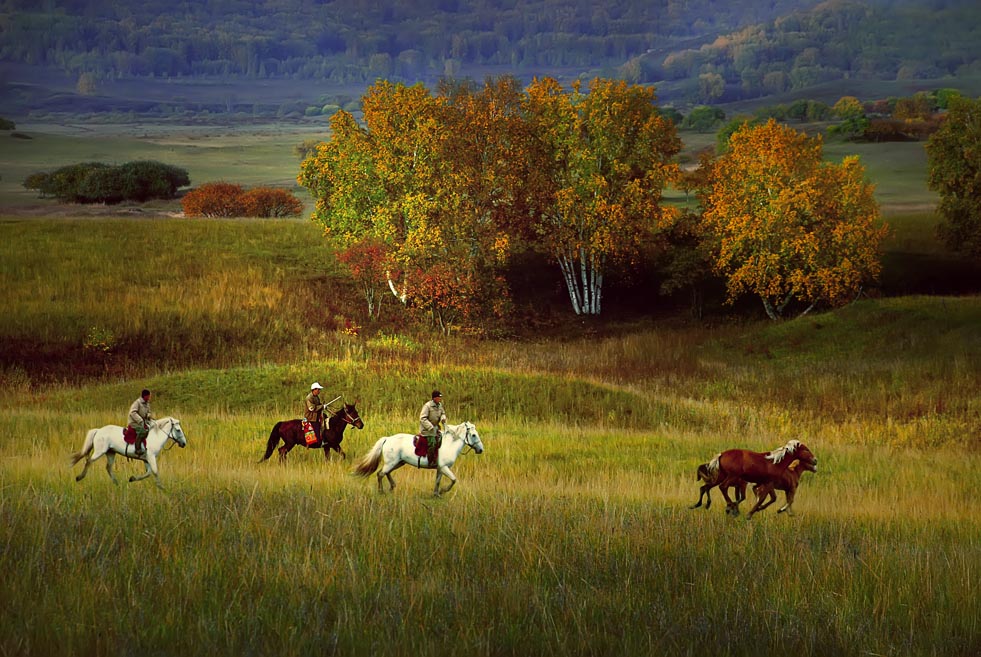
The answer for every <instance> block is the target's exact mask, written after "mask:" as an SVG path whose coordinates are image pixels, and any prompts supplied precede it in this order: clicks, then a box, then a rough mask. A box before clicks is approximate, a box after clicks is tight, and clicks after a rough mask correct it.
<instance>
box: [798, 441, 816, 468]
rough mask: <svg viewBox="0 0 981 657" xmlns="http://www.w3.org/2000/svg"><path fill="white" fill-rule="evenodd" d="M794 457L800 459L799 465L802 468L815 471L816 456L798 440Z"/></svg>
mask: <svg viewBox="0 0 981 657" xmlns="http://www.w3.org/2000/svg"><path fill="white" fill-rule="evenodd" d="M794 458H795V459H797V460H799V461H800V467H801V469H802V470H810V471H811V472H817V464H818V460H817V457H816V456H814V454H813V453H812V452H811V450H809V449H808V448H807V445H805V444H804V443H801V442H798V443H797V448H796V450H795V451H794Z"/></svg>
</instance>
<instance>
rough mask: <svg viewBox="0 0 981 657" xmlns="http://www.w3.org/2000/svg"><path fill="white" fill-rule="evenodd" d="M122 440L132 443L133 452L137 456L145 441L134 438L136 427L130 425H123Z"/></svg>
mask: <svg viewBox="0 0 981 657" xmlns="http://www.w3.org/2000/svg"><path fill="white" fill-rule="evenodd" d="M123 442H124V443H126V444H127V445H133V452H134V453H135V454H136V455H137V456H139V455H140V454H141V450H143V451H146V450H145V445H146V441H145V440H138V439H137V438H136V429H134V428H133V427H130V426H126V427H123Z"/></svg>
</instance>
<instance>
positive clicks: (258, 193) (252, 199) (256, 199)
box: [241, 187, 303, 217]
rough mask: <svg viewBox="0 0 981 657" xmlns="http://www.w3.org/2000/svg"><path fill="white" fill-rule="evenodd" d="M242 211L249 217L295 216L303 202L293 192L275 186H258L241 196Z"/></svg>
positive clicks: (300, 210)
mask: <svg viewBox="0 0 981 657" xmlns="http://www.w3.org/2000/svg"><path fill="white" fill-rule="evenodd" d="M241 204H242V213H243V214H244V215H245V216H248V217H295V216H297V215H299V214H301V213H302V212H303V202H302V201H300V199H298V198H296V197H295V196H293V193H292V192H289V191H287V190H285V189H276V188H273V187H256V188H254V189H250V190H248V191H247V192H245V193H244V194H242V196H241Z"/></svg>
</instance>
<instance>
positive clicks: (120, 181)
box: [23, 160, 191, 204]
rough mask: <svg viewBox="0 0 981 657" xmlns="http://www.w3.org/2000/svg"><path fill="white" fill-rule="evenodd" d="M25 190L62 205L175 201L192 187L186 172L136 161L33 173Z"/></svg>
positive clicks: (25, 184)
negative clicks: (179, 192) (180, 192)
mask: <svg viewBox="0 0 981 657" xmlns="http://www.w3.org/2000/svg"><path fill="white" fill-rule="evenodd" d="M23 184H24V187H25V188H27V189H32V190H36V191H37V192H38V193H39V194H40V195H41V196H42V197H53V198H56V199H58V200H59V201H62V202H63V203H110V204H111V203H119V202H121V201H137V202H139V203H143V202H144V201H148V200H150V199H156V198H162V199H167V198H174V196H176V194H177V190H178V188H180V187H184V186H187V185H190V184H191V179H190V177H189V176H188V175H187V171H185V170H184V169H181V168H179V167H175V166H172V165H169V164H164V163H162V162H155V161H153V160H138V161H134V162H127V163H125V164H120V165H109V164H104V163H102V162H81V163H78V164H69V165H67V166H63V167H61V168H60V169H56V170H54V171H52V172H51V173H48V172H44V171H41V172H37V173H32V174H31V175H29V176H27V178H25V179H24V183H23Z"/></svg>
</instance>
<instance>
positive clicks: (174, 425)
mask: <svg viewBox="0 0 981 657" xmlns="http://www.w3.org/2000/svg"><path fill="white" fill-rule="evenodd" d="M168 419H169V420H170V429H168V430H167V432H166V433H167V437H168V438H170V439H172V440H173V441H174V442H175V443H177V444H178V445H180V446H181V447H182V448H183V447H187V436H185V435H184V430H183V429H182V428H181V421H180V420H178V419H177V418H173V417H172V418H168Z"/></svg>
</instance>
